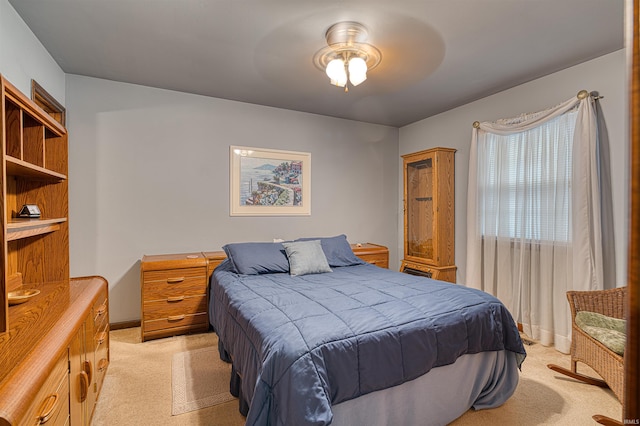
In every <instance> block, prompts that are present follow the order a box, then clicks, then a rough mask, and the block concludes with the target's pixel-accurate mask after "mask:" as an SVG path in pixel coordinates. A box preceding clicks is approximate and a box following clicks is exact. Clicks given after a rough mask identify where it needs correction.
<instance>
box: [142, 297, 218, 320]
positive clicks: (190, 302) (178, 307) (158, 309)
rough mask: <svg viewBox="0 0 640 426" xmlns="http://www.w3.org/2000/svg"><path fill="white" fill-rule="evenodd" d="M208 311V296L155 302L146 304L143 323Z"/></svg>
mask: <svg viewBox="0 0 640 426" xmlns="http://www.w3.org/2000/svg"><path fill="white" fill-rule="evenodd" d="M206 311H207V296H206V295H199V296H189V297H184V298H181V299H165V300H155V301H152V302H145V303H144V317H143V321H149V320H156V319H161V318H169V317H176V316H179V315H186V314H196V313H199V312H205V313H206Z"/></svg>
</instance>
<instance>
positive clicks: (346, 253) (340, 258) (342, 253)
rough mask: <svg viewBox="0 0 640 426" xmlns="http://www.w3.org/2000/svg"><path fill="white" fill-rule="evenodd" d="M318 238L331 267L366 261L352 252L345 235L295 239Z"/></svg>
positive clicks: (359, 263) (361, 263)
mask: <svg viewBox="0 0 640 426" xmlns="http://www.w3.org/2000/svg"><path fill="white" fill-rule="evenodd" d="M311 240H320V243H321V244H322V250H323V251H324V254H325V256H326V257H327V262H328V263H329V266H331V267H337V266H353V265H363V264H364V263H366V262H365V261H364V260H362V259H360V258H359V257H358V256H356V255H355V254H354V253H353V250H351V246H350V245H349V242H348V241H347V236H346V235H344V234H342V235H337V236H335V237H323V238H298V239H297V240H296V241H311Z"/></svg>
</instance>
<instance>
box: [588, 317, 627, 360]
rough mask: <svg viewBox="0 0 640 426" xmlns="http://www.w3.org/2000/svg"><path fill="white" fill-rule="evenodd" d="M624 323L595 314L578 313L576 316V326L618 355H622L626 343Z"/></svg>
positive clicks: (617, 319) (620, 320)
mask: <svg viewBox="0 0 640 426" xmlns="http://www.w3.org/2000/svg"><path fill="white" fill-rule="evenodd" d="M626 323H627V322H626V321H625V320H623V319H619V318H612V317H608V316H605V315H602V314H599V313H596V312H589V311H580V312H578V313H577V314H576V325H577V326H578V327H580V328H581V329H582V330H583V331H584V332H585V333H587V334H588V335H589V336H591V337H593V338H594V339H596V340H597V341H599V342H600V343H602V344H603V345H605V346H606V347H607V348H609V349H611V350H612V351H613V352H615V353H617V354H618V355H624V346H625V344H626V341H627V335H626Z"/></svg>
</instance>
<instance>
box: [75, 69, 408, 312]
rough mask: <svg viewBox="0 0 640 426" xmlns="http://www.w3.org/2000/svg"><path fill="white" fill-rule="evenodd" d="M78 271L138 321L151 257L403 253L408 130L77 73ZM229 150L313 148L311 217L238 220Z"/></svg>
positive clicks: (112, 309) (113, 309) (115, 308)
mask: <svg viewBox="0 0 640 426" xmlns="http://www.w3.org/2000/svg"><path fill="white" fill-rule="evenodd" d="M67 119H68V127H69V135H70V136H69V151H70V155H69V210H70V212H69V223H70V246H71V275H72V276H78V275H87V274H99V275H103V276H104V277H105V278H107V279H108V281H109V288H110V306H109V307H110V316H111V321H112V322H120V321H128V320H135V319H138V318H139V316H140V286H139V280H140V275H139V259H140V258H141V257H142V255H144V254H155V253H181V252H190V251H208V250H220V248H221V247H222V245H224V244H225V243H228V242H234V241H270V240H272V239H273V238H285V239H287V238H295V237H300V236H331V235H337V234H341V233H345V234H346V235H347V237H348V239H349V241H351V242H359V241H361V242H364V241H370V242H375V243H379V244H384V245H387V246H389V247H391V249H392V255H391V256H392V259H393V262H394V263H397V252H396V251H395V250H394V248H395V245H396V242H397V239H398V235H397V229H396V223H397V221H398V212H397V209H396V202H397V192H396V191H397V188H398V163H397V158H398V129H396V128H391V127H385V126H378V125H372V124H365V123H360V122H354V121H349V120H341V119H336V118H330V117H324V116H319V115H313V114H307V113H300V112H293V111H288V110H282V109H277V108H271V107H263V106H257V105H251V104H245V103H240V102H233V101H227V100H222V99H215V98H208V97H203V96H196V95H190V94H185V93H179V92H172V91H167V90H160V89H153V88H149V87H143V86H137V85H131V84H124V83H117V82H112V81H107V80H100V79H95V78H89V77H82V76H77V75H67ZM229 145H244V146H254V147H264V148H274V149H283V150H293V151H303V152H310V153H311V173H312V177H311V191H312V203H311V208H312V212H311V216H309V217H230V216H229Z"/></svg>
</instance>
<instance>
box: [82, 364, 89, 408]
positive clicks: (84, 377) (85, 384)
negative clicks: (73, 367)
mask: <svg viewBox="0 0 640 426" xmlns="http://www.w3.org/2000/svg"><path fill="white" fill-rule="evenodd" d="M88 394H89V376H88V375H87V373H86V372H85V371H84V370H83V371H81V372H80V402H84V401H85V400H86V399H87V395H88Z"/></svg>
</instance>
